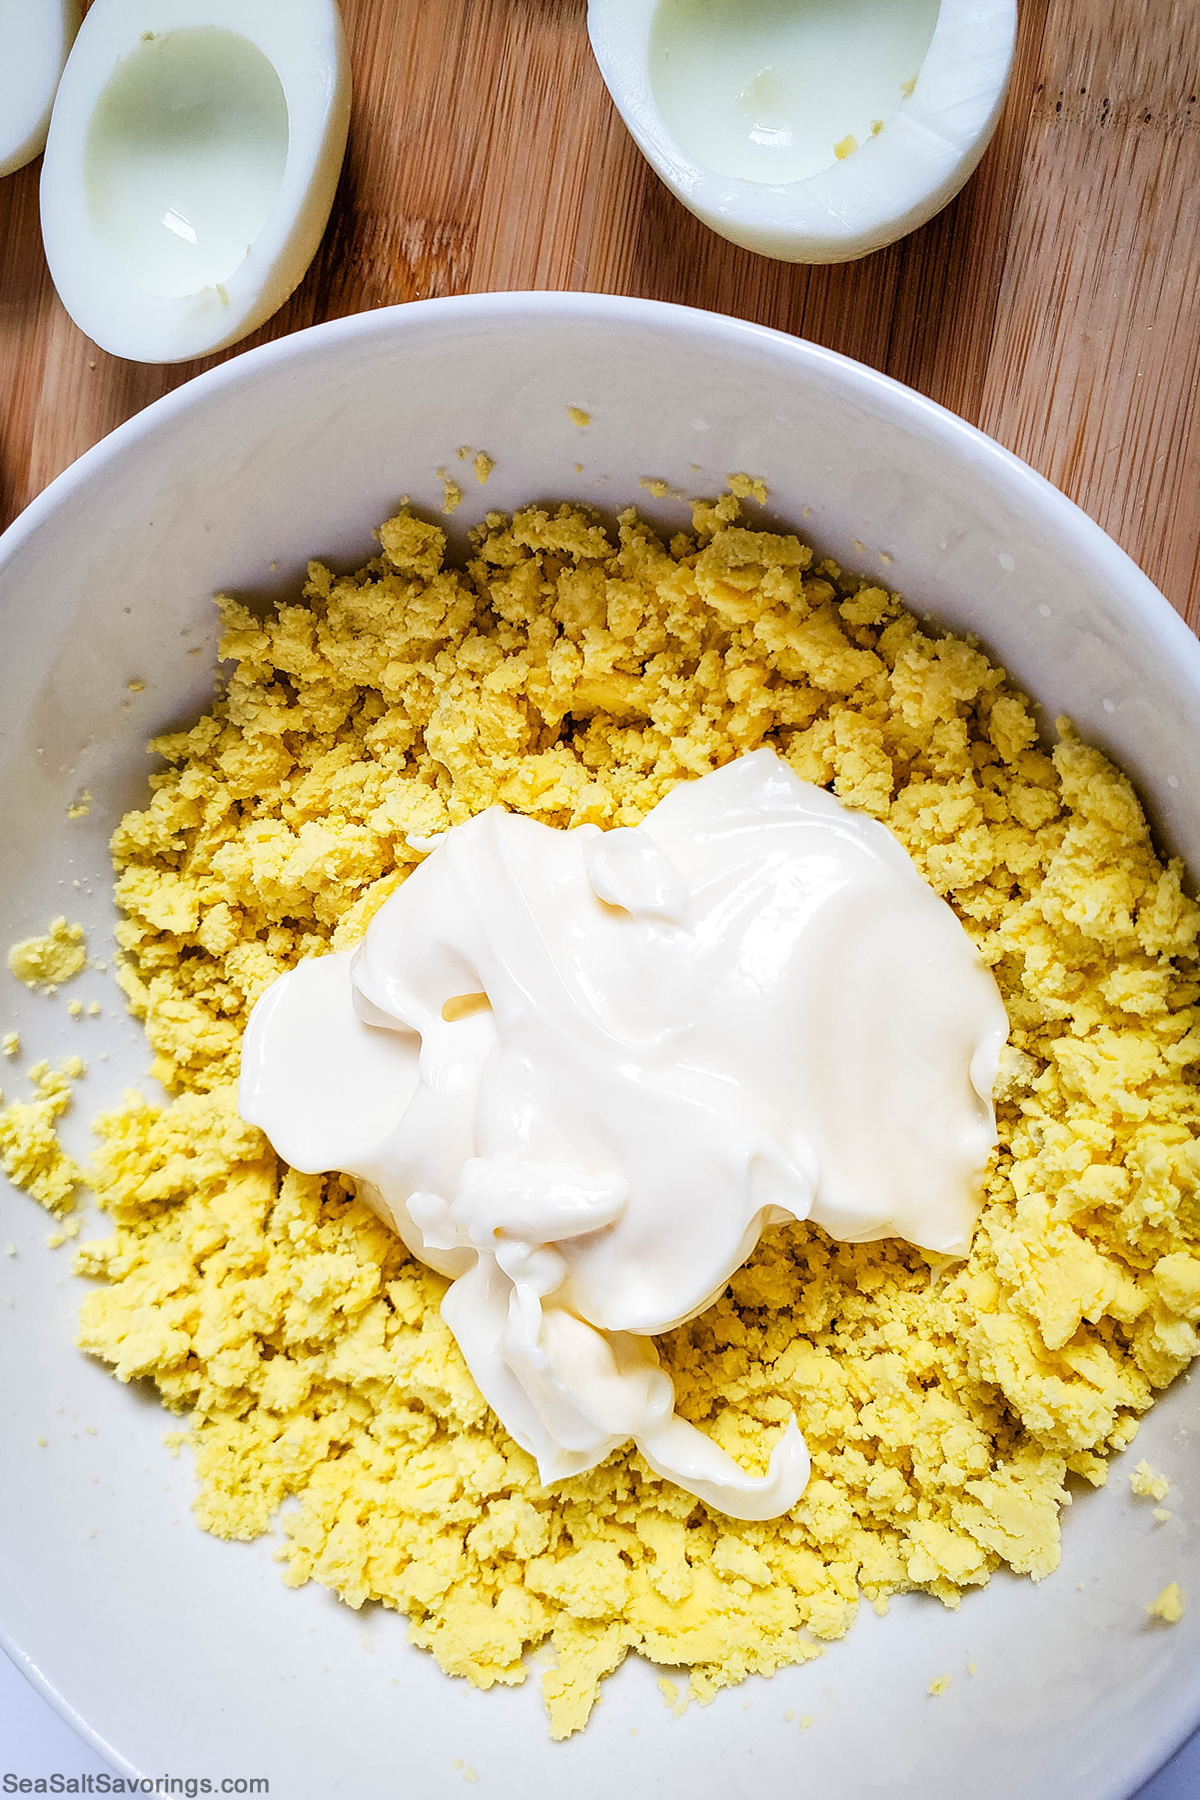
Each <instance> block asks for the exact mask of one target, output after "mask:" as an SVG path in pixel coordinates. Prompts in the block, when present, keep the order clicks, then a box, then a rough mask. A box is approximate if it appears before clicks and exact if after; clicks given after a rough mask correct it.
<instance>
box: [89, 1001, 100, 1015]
mask: <svg viewBox="0 0 1200 1800" xmlns="http://www.w3.org/2000/svg"><path fill="white" fill-rule="evenodd" d="M88 1017H89V1018H90V1019H98V1018H99V1017H100V1002H99V1001H98V1000H91V1001H89V1002H88Z"/></svg>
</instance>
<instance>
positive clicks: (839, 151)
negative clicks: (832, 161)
mask: <svg viewBox="0 0 1200 1800" xmlns="http://www.w3.org/2000/svg"><path fill="white" fill-rule="evenodd" d="M857 149H858V139H857V138H856V137H855V135H854V133H853V132H852V131H848V132H847V133H846V135H845V137H844V138H839V140H838V142H837V143H836V144H835V145H834V146H833V154H834V155H835V156H836V157H837V159H838V161H839V162H845V160H846V158H847V157H848V156H853V155H854V152H855V151H856V150H857Z"/></svg>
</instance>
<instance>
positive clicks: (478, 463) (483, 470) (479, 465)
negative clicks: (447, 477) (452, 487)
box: [473, 450, 496, 487]
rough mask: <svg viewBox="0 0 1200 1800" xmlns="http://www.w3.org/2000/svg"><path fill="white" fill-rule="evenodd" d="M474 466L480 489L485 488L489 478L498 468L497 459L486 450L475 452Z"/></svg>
mask: <svg viewBox="0 0 1200 1800" xmlns="http://www.w3.org/2000/svg"><path fill="white" fill-rule="evenodd" d="M473 466H474V469H475V479H476V481H477V482H478V483H479V485H480V487H484V486H485V485H486V483H487V478H488V476H489V475H490V474H491V472H492V470H493V469H494V468H495V466H496V459H495V457H494V456H489V455H488V453H487V451H486V450H477V451H476V452H475V462H474V465H473Z"/></svg>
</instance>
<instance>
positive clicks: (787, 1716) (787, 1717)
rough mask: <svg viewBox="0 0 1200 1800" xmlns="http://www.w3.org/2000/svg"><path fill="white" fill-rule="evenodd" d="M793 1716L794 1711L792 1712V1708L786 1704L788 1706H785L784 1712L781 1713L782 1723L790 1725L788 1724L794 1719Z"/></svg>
mask: <svg viewBox="0 0 1200 1800" xmlns="http://www.w3.org/2000/svg"><path fill="white" fill-rule="evenodd" d="M794 1718H795V1714H794V1713H793V1711H792V1709H791V1707H790V1706H788V1707H785V1708H784V1714H783V1722H784V1724H785V1725H790V1724H791V1722H792V1720H793V1719H794Z"/></svg>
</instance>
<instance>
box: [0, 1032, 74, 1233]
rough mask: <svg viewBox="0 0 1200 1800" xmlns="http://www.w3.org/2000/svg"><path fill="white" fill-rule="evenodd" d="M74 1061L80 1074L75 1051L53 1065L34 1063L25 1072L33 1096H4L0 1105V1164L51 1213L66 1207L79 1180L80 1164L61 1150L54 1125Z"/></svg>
mask: <svg viewBox="0 0 1200 1800" xmlns="http://www.w3.org/2000/svg"><path fill="white" fill-rule="evenodd" d="M77 1065H78V1073H79V1074H82V1073H83V1065H82V1064H81V1063H79V1061H78V1058H77V1057H69V1058H68V1059H67V1061H66V1063H65V1064H64V1066H63V1068H62V1069H60V1070H58V1071H55V1070H53V1069H51V1068H50V1067H49V1065H48V1064H47V1063H37V1064H35V1066H34V1067H33V1068H32V1069H31V1070H30V1071H29V1076H30V1080H31V1081H32V1082H33V1083H34V1086H35V1088H36V1090H37V1092H36V1097H35V1098H34V1099H33V1100H10V1101H9V1103H8V1104H7V1106H4V1107H2V1108H0V1168H2V1169H3V1170H4V1173H5V1174H6V1175H7V1176H8V1178H9V1180H10V1181H11V1182H13V1183H14V1184H15V1185H16V1186H17V1187H21V1188H25V1189H26V1191H27V1192H28V1193H30V1194H32V1195H33V1197H34V1199H35V1200H38V1201H40V1202H41V1204H42V1205H43V1206H44V1207H45V1208H46V1210H47V1212H52V1213H65V1212H69V1211H70V1210H71V1208H72V1207H73V1206H74V1204H75V1189H76V1188H77V1187H78V1186H79V1184H80V1182H81V1181H82V1180H83V1170H82V1169H81V1168H80V1167H79V1164H78V1163H77V1162H76V1161H75V1159H74V1157H72V1156H68V1155H67V1154H66V1152H65V1151H64V1150H63V1148H62V1145H61V1144H60V1143H59V1141H58V1132H57V1130H56V1125H57V1121H58V1120H59V1118H60V1117H61V1116H62V1114H63V1113H65V1112H66V1110H67V1108H68V1107H69V1106H70V1104H71V1081H72V1080H73V1079H77V1078H78V1076H77V1073H76V1066H77ZM2 1098H3V1096H0V1099H2Z"/></svg>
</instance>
